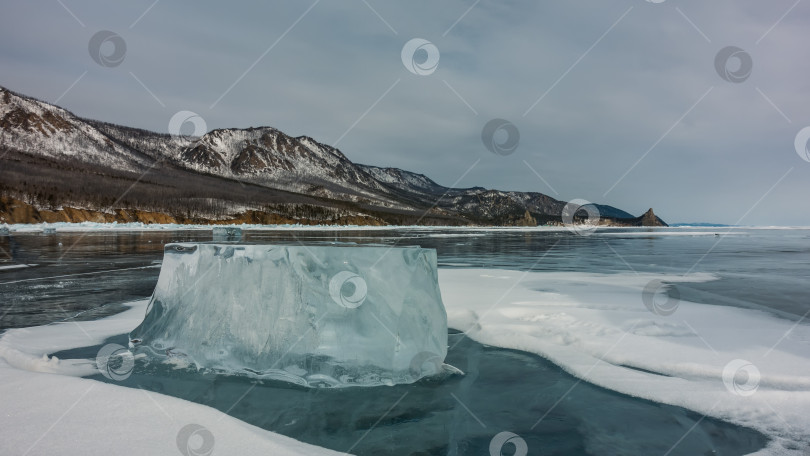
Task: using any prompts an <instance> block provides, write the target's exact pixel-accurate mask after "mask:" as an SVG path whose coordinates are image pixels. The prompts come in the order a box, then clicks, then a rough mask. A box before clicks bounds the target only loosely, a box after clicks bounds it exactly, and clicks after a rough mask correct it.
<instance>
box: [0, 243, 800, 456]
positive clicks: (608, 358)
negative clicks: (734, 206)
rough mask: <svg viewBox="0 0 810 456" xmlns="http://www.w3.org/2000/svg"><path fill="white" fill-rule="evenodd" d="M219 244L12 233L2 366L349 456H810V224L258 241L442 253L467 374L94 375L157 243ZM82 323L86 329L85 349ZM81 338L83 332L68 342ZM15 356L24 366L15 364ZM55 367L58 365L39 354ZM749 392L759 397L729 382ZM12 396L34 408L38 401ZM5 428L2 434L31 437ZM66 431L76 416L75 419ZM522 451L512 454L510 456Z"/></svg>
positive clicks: (141, 289) (174, 368)
mask: <svg viewBox="0 0 810 456" xmlns="http://www.w3.org/2000/svg"><path fill="white" fill-rule="evenodd" d="M23 231H27V232H23ZM209 240H211V232H210V228H209V229H208V230H204V229H202V228H199V229H193V230H185V231H176V230H142V231H137V232H132V231H124V230H120V229H117V230H87V229H85V231H79V232H75V231H69V228H67V227H59V228H58V230H57V233H56V234H41V233H38V232H36V231H34V230H31V229H29V228H27V227H26V229H24V230H23V229H19V230H16V231H14V229H12V235H11V236H3V237H0V248H2V249H3V252H7V253H8V257H9V258H8V259H6V260H5V261H2V262H0V315H2V319H0V328H2V329H3V330H11V331H10V332H9V333H8V334H6V336H7V337H6V336H4V338H3V339H0V356H3V357H5V358H6V361H8V363H9V365H8V366H6V365H5V363H3V364H4V365H3V366H1V367H2V369H9V372H11V371H12V370H13V371H14V375H18V374H20V373H19V372H18V371H21V372H29V371H50V372H57V373H60V374H63V375H68V374H71V375H74V376H75V375H84V376H85V378H89V380H83V381H89V382H96V383H98V382H104V383H106V384H108V385H110V386H111V387H112V388H113V389H112V391H119V390H120V391H127V390H132V389H133V388H134V389H136V391H137V389H140V390H142V391H151V392H154V393H160V394H157V395H151V396H150V397H151V398H153V399H154V398H158V399H156V400H157V401H158V402H160V403H162V399H160V398H161V397H162V396H161V395H168V396H174V397H176V398H180V399H185V400H187V401H190V402H194V403H198V404H203V405H207V406H210V407H212V408H214V409H218V410H220V411H222V412H226V413H227V414H228V415H230V416H231V417H234V418H237V419H238V420H242V421H244V422H246V423H249V424H251V425H254V426H257V427H259V428H262V429H265V430H269V431H272V432H275V433H279V434H283V435H286V436H289V437H292V438H295V439H297V440H300V441H302V442H306V443H311V444H314V445H318V446H321V447H325V448H329V449H333V450H336V451H341V452H350V453H353V454H392V455H399V454H402V455H406V454H426V455H427V454H489V453H488V452H489V451H490V450H489V449H490V445H491V444H492V443H493V441H494V440H493V439H496V436H498V435H499V434H500V433H502V432H512V433H514V434H516V435H517V436H518V437H519V438H520V439H522V441H524V442H525V444H526V447H527V448H528V454H561V455H562V454H594V455H596V454H616V453H621V454H639V455H641V454H645V455H646V454H671V455H677V454H683V455H691V454H750V453H755V452H757V451H760V450H761V451H760V453H758V454H806V453H807V452H808V451H809V450H808V448H810V447H808V435H810V428H809V426H808V423H807V421H806V420H807V419H806V418H803V415H805V414H806V413H803V412H802V410H806V406H808V405H809V404H810V400H809V399H808V392H807V391H808V389H810V364H809V363H808V357H809V356H810V330H808V325H807V324H806V321H803V317H804V316H805V315H806V312H807V311H808V310H810V303H809V302H808V292H807V289H806V285H805V284H806V280H807V277H808V273H809V272H810V256H808V253H810V231H809V230H804V229H792V230H763V229H737V230H732V231H728V229H726V228H718V229H714V230H712V229H708V228H700V229H685V228H679V229H655V230H646V229H608V230H602V231H597V232H596V233H594V234H592V235H590V236H577V235H574V234H571V233H568V232H567V231H563V230H543V229H538V230H520V229H504V230H480V229H473V230H464V229H416V228H413V229H399V230H381V229H373V230H351V229H345V228H343V229H337V230H312V229H306V230H303V229H285V230H279V231H272V230H267V229H262V230H245V235H244V239H243V240H244V241H246V242H259V243H290V244H298V243H301V242H303V243H310V242H354V243H358V244H384V245H399V246H405V245H420V246H422V247H429V248H435V249H437V252H438V258H439V267H440V286H441V287H442V294H443V297H444V300H445V304H446V306H447V308H448V316H449V323H450V326H451V327H453V328H455V331H453V333H452V334H451V335H450V338H449V345H450V350H449V352H448V358H447V362H448V363H449V364H452V365H454V366H456V367H458V368H460V369H461V370H463V371H464V372H465V373H466V375H465V376H453V377H448V378H443V379H440V380H430V379H425V380H423V381H420V382H418V383H416V384H413V385H400V386H396V387H375V388H372V389H370V390H368V391H358V390H356V389H354V388H349V389H346V390H329V389H321V390H311V389H304V388H298V387H294V386H290V385H288V384H282V383H278V382H272V381H258V380H256V379H251V378H248V377H236V376H223V375H215V374H213V373H211V372H206V373H197V372H194V371H192V370H191V369H190V368H188V366H183V365H177V364H174V365H167V364H160V363H147V362H146V361H144V360H141V359H139V360H135V363H134V369H133V370H132V374H131V375H129V376H128V377H127V378H125V379H123V380H121V381H118V380H113V379H109V378H107V377H105V376H102V375H99V374H98V371H94V370H93V369H89V370H88V369H86V367H88V366H91V367H92V360H94V359H95V357H96V354H97V353H98V351H99V349H100V348H101V347H102V346H103V345H105V344H106V343H119V344H122V345H126V343H125V342H126V339H125V337H124V333H125V332H126V331H119V332H117V333H116V331H115V330H114V329H110V331H111V332H110V333H108V334H106V335H104V337H101V335H102V333H103V331H100V332H99V334H98V335H97V334H96V333H95V332H93V330H92V328H96V326H93V325H92V324H96V325H99V324H103V323H104V322H105V321H106V320H101V321H98V320H99V319H102V318H104V317H109V316H111V315H117V314H119V313H120V312H121V311H122V310H124V309H126V306H125V305H123V304H124V303H125V302H129V301H132V300H136V299H141V300H142V299H143V298H146V297H148V296H149V295H150V294H151V292H152V289H153V288H154V285H155V282H156V280H157V275H158V272H159V267H160V260H161V259H162V256H163V245H164V244H166V243H169V242H183V241H209ZM3 252H0V255H2V253H3ZM21 265H30V266H29V267H22V266H21ZM9 266H11V267H9ZM655 280H658V281H660V282H662V283H663V284H674V286H672V285H670V286H669V287H667V286H663V287H659V288H661V289H660V290H659V293H658V294H655V293H652V295H651V296H652V297H653V300H652V301H649V300H647V301H648V302H646V304H650V302H651V304H650V306H645V298H644V289H645V287H646V286H647V285H649V284H650V283H652V282H654V281H655ZM653 291H655V290H653ZM667 292H668V293H669V295H667V294H666V293H667ZM673 296H674V297H677V298H678V299H675V298H674V297H673ZM667 298H669V300H668V299H667ZM666 305H669V306H670V307H666ZM142 307H143V306H142ZM673 309H674V310H673ZM135 310H137V309H135ZM670 310H672V312H669V311H670ZM142 315H143V313H142V311H141V313H140V314H139V315H137V317H135V319H136V320H137V319H138V318H142ZM64 320H68V321H69V322H71V323H69V324H68V325H61V326H60V325H51V326H50V327H48V328H51V329H53V328H61V329H60V332H59V335H58V337H57V336H53V340H54V342H53V344H50V345H49V344H47V343H43V344H42V345H44V347H39V346H37V347H35V346H34V345H37V343H39V342H37V343H33V342H31V341H32V340H38V341H39V340H41V339H42V337H45V336H37V337H38V338H37V339H34V338H33V336H31V337H29V338H27V337H28V336H26V334H24V333H15V330H13V328H25V327H31V326H36V325H43V324H48V323H53V322H58V321H64ZM752 322H753V324H752ZM135 324H137V321H136V322H135ZM107 326H109V327H110V328H112V327H114V326H115V325H112V324H110V325H107ZM124 326H126V325H125V324H123V326H122V327H124ZM752 326H754V327H752ZM83 330H85V331H87V332H89V333H90V334H88V336H87V339H86V340H85V342H84V343H82V342H81V339H82V338H83V337H84V335H82V334H81V332H82V331H83ZM70 331H72V332H73V333H77V334H78V336H76V337H75V339H72V340H71V341H70V342H68V341H67V339H70V337H71V336H67V335H66V334H67V333H68V332H70ZM459 331H464V333H460V332H459ZM43 334H50V333H47V332H46V333H43ZM91 335H92V337H90V336H91ZM12 336H14V337H12ZM29 336H30V335H29ZM59 341H61V342H59ZM60 343H61V345H60ZM60 347H62V348H60ZM499 347H500V348H499ZM10 348H14V349H15V350H17V351H19V352H21V353H22V354H19V353H16V352H14V353H13V356H12V354H9V353H11V352H10V351H9V349H10ZM516 349H517V350H516ZM4 350H5V351H4ZM518 350H520V351H518ZM40 352H41V353H40ZM41 354H49V355H53V354H56V356H57V357H58V358H59V359H61V360H62V361H61V362H55V361H53V360H50V361H48V362H47V363H45V362H40V361H36V360H37V359H39V358H40V357H41ZM18 355H19V356H18ZM538 355H541V356H538ZM26 356H29V358H25V357H26ZM743 358H744V359H745V360H749V361H750V362H751V363H752V364H753V365H756V366H757V367H758V368H759V374H760V378H759V379H758V382H757V385H755V386H756V388H755V389H754V393H753V394H751V395H748V396H743V395H740V394H732V393H729V391H728V388H727V387H726V386H725V384H724V379H723V377H722V374H723V371H724V367H726V366H727V365H728V364H729V362H730V361H734V360H736V359H743ZM71 360H75V361H71ZM82 362H83V364H82ZM83 366H84V367H83ZM2 369H0V373H1V372H3V371H2ZM30 375H36V376H38V377H36V378H39V377H41V374H30ZM48 377H56V376H48ZM4 378H6V383H9V382H10V380H8V379H12V378H16V377H14V376H12V375H11V374H9V375H8V376H5V377H4ZM65 379H66V380H65V382H66V384H67V382H68V380H70V381H73V380H76V379H74V378H69V377H65ZM583 379H584V381H583ZM49 381H50V380H49ZM2 382H3V380H0V388H3V387H4V386H6V385H3V383H2ZM738 384H739V385H741V386H745V385H747V383H746V381H745V380H739V381H738V380H737V379H736V378H735V377H733V378H732V385H738ZM122 387H123V388H122ZM104 391H105V394H113V395H114V394H115V393H114V392H113V393H108V392H107V390H106V389H105V390H104ZM142 391H138V392H140V393H141V394H143V392H142ZM6 392H7V391H4V392H3V393H4V394H6ZM81 392H82V391H80V392H79V393H78V394H76V397H78V396H80V394H81ZM124 394H126V393H124V392H122V393H121V395H124ZM632 396H636V397H632ZM74 400H75V399H74ZM17 401H18V402H19V407H20V409H23V408H24V406H26V405H30V403H27V402H26V401H29V402H32V401H33V402H35V401H36V397H30V398H26V397H22V398H17ZM70 402H71V403H72V402H73V401H70ZM667 404H671V405H667ZM68 405H70V404H68ZM803 407H805V408H803ZM55 408H56V407H55ZM12 409H14V407H12ZM60 413H61V412H60V411H59V410H55V409H54V410H53V411H52V414H55V415H56V416H58V415H59V414H60ZM108 413H110V414H111V416H115V411H108ZM153 413H154V411H153ZM157 413H160V412H157ZM31 419H32V421H31V422H28V423H26V424H27V427H25V428H24V429H27V431H25V432H27V433H28V434H30V436H29V437H28V440H27V445H26V444H25V443H26V441H25V439H22V440H20V439H19V438H18V439H17V440H20V442H21V443H20V444H19V446H15V447H14V448H13V450H14V451H13V452H18V451H17V449H18V448H19V449H21V451H19V453H23V452H25V450H26V449H27V448H28V447H30V446H31V444H34V443H35V441H36V439H37V438H39V437H40V434H42V433H44V432H45V431H46V430H47V429H48V427H49V426H50V425H51V424H52V422H53V417H51V418H50V421H46V422H42V423H37V422H36V417H32V418H31ZM135 419H136V418H133V420H135ZM8 421H9V422H3V423H0V424H2V428H4V429H6V430H5V431H0V433H3V434H5V433H11V432H12V430H13V429H14V427H15V425H17V426H19V425H21V424H15V422H13V421H14V420H8ZM32 423H33V424H32ZM62 425H63V426H66V427H70V426H73V427H74V429H80V425H81V423H77V422H74V421H71V419H70V415H67V416H66V418H65V419H64V420H63V423H62ZM203 425H204V426H207V427H208V428H209V429H211V432H212V433H213V435H214V436H215V437H217V440H216V445H217V449H218V450H219V451H224V452H228V451H227V450H226V449H225V448H226V447H227V445H228V442H227V441H226V438H225V436H222V435H221V434H220V433H218V432H217V430H218V429H219V428H217V427H216V425H215V424H211V423H203ZM32 426H33V427H32ZM40 427H41V428H42V429H39V428H40ZM176 427H177V428H178V429H179V428H180V427H181V426H180V425H178V426H176ZM21 429H22V428H21ZM20 432H22V431H20ZM52 432H53V431H52ZM174 432H175V433H176V430H174ZM222 432H224V431H222ZM49 438H52V439H57V435H55V434H53V433H52V434H49V436H45V437H43V438H42V440H41V441H39V442H38V443H36V445H34V446H33V447H31V448H33V450H32V451H31V453H30V454H36V453H37V451H35V450H37V449H40V450H41V448H44V446H45V445H47V441H48V439H49ZM79 439H80V437H79ZM256 439H267V436H266V435H262V436H257V437H256ZM513 442H514V440H513ZM53 443H54V445H56V444H57V443H58V441H55V442H53ZM282 444H283V442H282ZM40 446H43V447H40ZM763 448H764V449H763ZM513 449H514V448H513V447H512V446H511V444H506V445H505V446H504V448H503V454H511V453H510V452H509V451H511V450H513ZM168 450H171V451H177V449H176V448H168ZM519 451H520V449H519V448H518V452H519ZM63 453H64V451H63ZM166 453H167V454H171V452H170V451H166ZM304 453H305V454H306V452H304ZM214 454H217V452H215V453H214ZM290 454H294V453H290Z"/></svg>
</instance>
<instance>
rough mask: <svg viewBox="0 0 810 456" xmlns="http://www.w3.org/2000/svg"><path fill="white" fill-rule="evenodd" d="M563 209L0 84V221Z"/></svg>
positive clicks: (261, 219)
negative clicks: (82, 106) (85, 111)
mask: <svg viewBox="0 0 810 456" xmlns="http://www.w3.org/2000/svg"><path fill="white" fill-rule="evenodd" d="M565 204H566V203H565V202H563V201H558V200H556V199H554V198H551V197H549V196H547V195H544V194H542V193H536V192H514V191H501V190H490V189H485V188H482V187H472V188H449V187H444V186H442V185H439V184H437V183H436V182H434V181H432V180H431V179H429V178H428V177H426V176H424V175H422V174H417V173H413V172H410V171H405V170H402V169H398V168H382V167H377V166H370V165H361V164H356V163H352V162H351V161H350V160H349V159H348V158H346V156H345V155H343V153H341V152H340V151H339V150H338V149H336V148H334V147H331V146H328V145H326V144H322V143H319V142H317V141H315V140H314V139H312V138H309V137H306V136H298V137H292V136H288V135H286V134H284V133H283V132H281V131H279V130H276V129H275V128H271V127H259V128H246V129H236V128H233V129H217V130H213V131H210V132H208V133H206V134H204V135H202V136H201V137H191V138H189V137H182V136H171V135H167V134H161V133H155V132H151V131H146V130H140V129H135V128H129V127H124V126H120V125H113V124H109V123H105V122H101V121H97V120H89V119H83V118H80V117H77V116H75V115H73V114H72V113H70V112H68V111H67V110H64V109H62V108H59V107H57V106H54V105H51V104H48V103H45V102H42V101H39V100H36V99H34V98H31V97H27V96H23V95H20V94H17V93H14V92H12V91H10V90H7V89H5V88H2V87H0V222H8V223H34V222H40V221H72V222H81V221H107V222H112V221H120V222H129V221H143V222H147V223H242V222H244V223H306V224H313V223H325V224H373V225H384V224H398V225H400V224H401V225H407V224H423V225H475V224H478V225H506V226H510V225H537V224H549V223H551V224H555V223H560V221H561V213H562V210H563V207H564V206H565ZM595 206H596V207H597V208H598V210H599V212H600V214H601V217H602V223H605V224H614V225H633V226H640V225H645V226H646V225H665V224H664V222H663V221H662V220H661V219H659V218H658V217H656V216H655V215H654V214H652V210H650V211H648V213H647V214H645V215H644V216H642V217H634V216H632V215H631V214H629V213H627V212H625V211H622V210H620V209H617V208H614V207H612V206H606V205H595ZM584 214H585V213H584V211H582V212H581V215H584ZM578 215H580V213H578Z"/></svg>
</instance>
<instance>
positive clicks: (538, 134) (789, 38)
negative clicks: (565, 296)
mask: <svg viewBox="0 0 810 456" xmlns="http://www.w3.org/2000/svg"><path fill="white" fill-rule="evenodd" d="M656 2H657V3H656ZM100 31H110V32H112V34H114V35H112V34H108V35H107V36H115V35H117V36H120V40H119V39H117V38H113V39H107V40H106V41H104V40H103V38H104V37H103V36H100V38H97V41H98V40H101V41H104V42H103V44H102V45H101V49H100V52H96V53H95V55H94V57H95V59H94V58H93V56H91V52H90V51H89V48H90V47H92V46H93V44H92V43H91V41H92V40H91V38H92V37H93V36H94V35H96V34H97V33H98V32H100ZM415 38H418V39H422V40H425V41H423V42H422V43H425V42H429V43H430V44H427V45H426V46H422V48H421V49H420V50H418V51H417V52H416V53H415V54H414V57H413V59H410V58H406V59H405V60H403V55H402V50H403V47H404V46H405V45H406V43H408V42H409V41H410V40H412V39H415ZM122 41H123V43H125V45H126V52H125V53H124V54H122V55H123V61H118V60H116V56H115V55H114V54H115V51H119V52H122V51H123V48H121V47H120V44H119V48H116V46H115V45H116V42H117V43H120V42H122ZM808 43H810V1H806V2H801V1H799V2H796V0H769V1H762V0H746V1H741V0H713V1H711V2H707V1H705V0H689V1H686V0H684V1H679V0H665V1H661V0H654V1H644V0H616V1H605V0H576V1H565V2H562V1H540V2H538V1H528V0H527V1H497V0H480V1H475V0H463V1H461V0H445V1H441V2H437V1H435V0H432V1H407V2H405V1H399V2H384V1H381V0H346V1H337V0H322V1H314V0H312V1H309V0H301V1H286V2H280V1H271V2H245V4H244V5H239V4H238V3H236V2H211V1H196V2H185V3H181V2H177V1H170V0H158V1H154V0H144V1H130V2H108V1H104V2H102V1H84V0H83V1H78V0H61V1H60V0H43V1H36V2H27V1H13V2H7V3H6V4H4V6H3V13H2V15H0V84H1V85H3V86H5V87H8V88H9V89H11V90H14V91H17V92H21V93H24V94H28V95H31V96H34V97H37V98H40V99H42V100H45V101H48V102H52V103H56V104H59V105H60V106H63V107H65V108H67V109H69V110H71V111H73V112H74V113H76V114H77V115H80V116H84V117H90V118H96V119H102V120H105V121H109V122H114V123H119V124H124V125H128V126H134V127H140V128H146V129H150V130H155V131H161V132H166V131H167V129H168V125H169V119H170V118H171V117H172V115H174V114H175V113H176V112H178V111H181V110H189V111H193V112H196V113H198V114H199V115H200V116H201V117H202V118H203V119H204V120H205V122H206V124H207V127H208V129H209V130H210V129H214V128H225V127H249V126H264V125H269V126H273V127H276V128H278V129H280V130H282V131H284V132H286V133H287V134H290V135H293V136H298V135H307V136H311V137H313V138H315V139H316V140H318V141H320V142H323V143H326V144H331V145H337V147H338V148H340V149H341V150H342V151H343V152H344V153H345V154H346V156H348V157H349V159H351V160H352V161H354V162H358V163H366V164H373V165H380V166H395V167H400V168H404V169H408V170H411V171H415V172H419V173H423V174H426V175H427V176H428V177H430V178H432V179H434V180H435V181H437V182H438V183H440V184H443V185H447V186H450V185H455V186H459V187H471V186H484V187H490V188H498V189H504V190H524V191H539V192H542V193H546V194H548V195H550V196H553V197H555V198H557V199H560V200H566V201H567V200H571V199H575V198H582V199H585V200H588V201H593V202H599V203H606V204H611V205H614V206H617V207H619V208H622V209H625V210H627V211H629V212H631V213H633V214H636V215H639V214H641V213H642V212H644V211H645V210H647V208H649V207H653V208H654V209H655V211H656V213H657V214H658V215H659V216H661V217H662V218H663V219H665V220H666V221H668V222H671V223H672V222H692V221H709V222H718V223H728V224H734V223H739V224H746V225H747V224H755V225H776V224H780V225H810V203H808V196H810V162H808V161H805V160H803V159H802V158H801V157H800V155H799V153H797V150H796V147H795V144H794V143H795V140H796V137H797V134H798V133H799V132H800V131H801V130H802V129H803V128H804V127H807V126H810V45H808ZM431 44H432V46H435V48H433V47H432V46H431ZM728 46H736V47H737V48H739V50H738V51H736V54H735V53H734V52H733V51H728V52H727V54H722V53H721V54H719V57H718V53H720V52H721V50H723V49H724V48H727V47H728ZM434 50H435V51H436V52H434ZM406 54H407V53H406ZM428 54H430V56H432V57H436V56H438V58H439V60H438V65H436V66H435V68H432V65H431V64H430V63H429V62H428V63H427V64H426V63H425V59H426V58H427V57H428ZM729 54H734V56H733V57H731V58H729V59H728V62H727V64H726V65H722V63H723V62H722V61H721V62H720V71H718V68H717V65H716V64H715V63H716V60H717V59H718V58H719V59H721V60H725V59H723V57H724V55H729ZM105 56H111V57H109V58H107V60H104V59H105ZM748 57H750V62H751V67H750V69H751V71H750V73H749V72H748V71H747V70H748V67H747V66H746V63H747V61H746V59H747V58H748ZM96 60H98V61H100V62H101V64H99V63H97V62H96ZM105 65H106V66H105ZM408 66H410V68H408ZM420 68H423V69H422V70H420ZM411 70H414V71H413V72H412V71H411ZM414 72H416V73H427V74H414ZM721 73H722V74H721ZM495 118H501V119H505V120H507V121H509V122H510V123H511V124H512V125H514V126H515V127H516V129H517V131H518V132H519V135H520V140H519V144H518V147H517V149H516V150H515V151H514V152H513V153H511V154H508V155H499V154H495V153H492V152H490V151H489V150H488V149H487V148H486V147H485V145H484V144H483V142H482V129H483V128H484V126H485V125H486V124H487V123H488V122H489V121H490V120H492V119H495ZM508 136H509V135H508V133H507V129H501V130H499V131H498V132H497V133H496V135H495V142H496V143H498V142H504V141H507V139H509V138H508Z"/></svg>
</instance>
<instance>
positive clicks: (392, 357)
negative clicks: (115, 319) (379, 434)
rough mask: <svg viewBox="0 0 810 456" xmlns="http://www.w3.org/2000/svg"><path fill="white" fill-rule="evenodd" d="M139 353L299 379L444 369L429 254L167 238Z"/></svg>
mask: <svg viewBox="0 0 810 456" xmlns="http://www.w3.org/2000/svg"><path fill="white" fill-rule="evenodd" d="M130 341H131V342H130V345H131V348H132V349H133V350H134V351H135V352H136V353H145V354H147V355H148V356H150V357H157V358H165V357H171V358H175V359H174V360H173V361H180V362H182V361H187V362H188V363H189V364H191V365H195V366H196V367H198V368H210V369H214V370H217V371H225V372H231V373H240V374H249V375H255V376H259V377H261V378H268V379H277V380H283V381H289V382H294V383H298V384H301V385H306V386H328V387H342V386H354V385H358V386H373V385H381V384H386V385H393V384H399V383H412V382H414V381H416V380H418V379H420V378H422V377H424V376H429V375H433V374H437V373H439V372H441V371H442V370H443V369H442V362H443V361H444V358H445V356H446V354H447V315H446V312H445V308H444V305H443V303H442V299H441V294H440V292H439V285H438V275H437V270H436V251H435V250H433V249H422V248H418V247H407V248H392V247H384V246H334V245H310V246H305V245H235V244H215V243H213V244H197V243H195V244H168V245H166V247H165V252H164V260H163V265H162V267H161V271H160V277H159V279H158V283H157V286H156V288H155V291H154V294H153V295H152V299H151V302H150V304H149V307H148V309H147V311H146V316H145V318H144V321H143V322H142V323H141V324H140V325H139V326H138V327H137V328H135V329H134V330H133V331H132V332H131V333H130Z"/></svg>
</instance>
